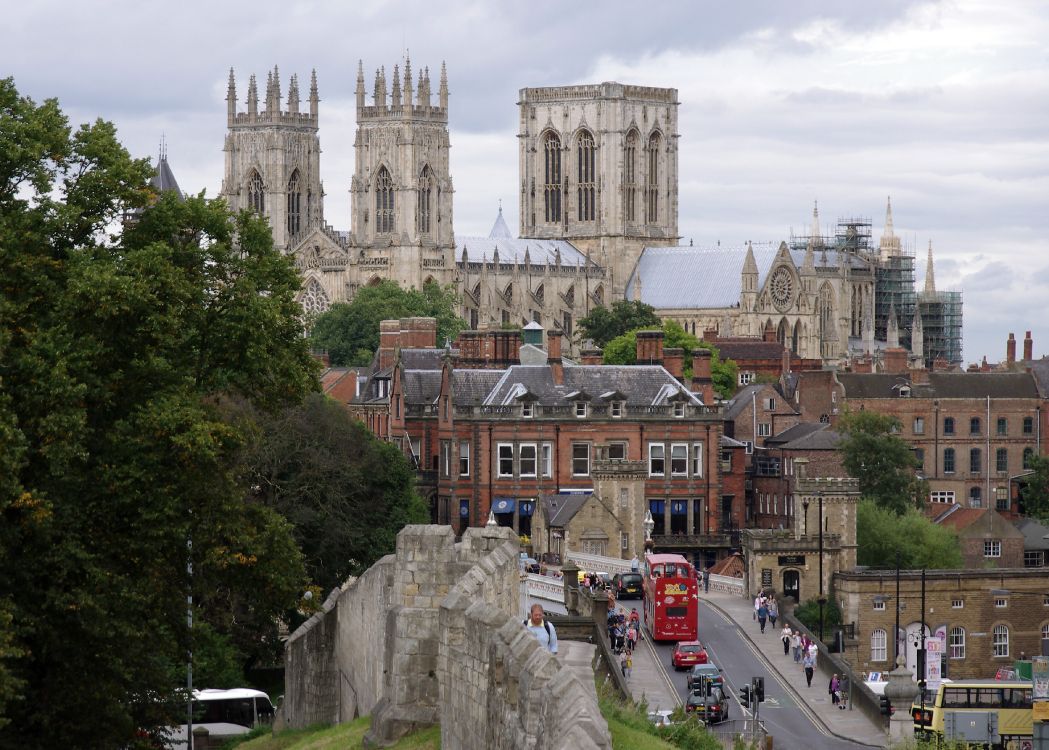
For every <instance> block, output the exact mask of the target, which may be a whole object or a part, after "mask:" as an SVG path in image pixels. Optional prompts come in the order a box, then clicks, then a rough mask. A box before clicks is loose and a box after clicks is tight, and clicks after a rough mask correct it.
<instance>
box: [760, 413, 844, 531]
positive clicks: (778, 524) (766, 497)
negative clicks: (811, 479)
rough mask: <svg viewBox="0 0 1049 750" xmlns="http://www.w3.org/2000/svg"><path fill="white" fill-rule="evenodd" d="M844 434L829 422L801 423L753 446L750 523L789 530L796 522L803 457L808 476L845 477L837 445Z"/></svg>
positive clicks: (762, 526)
mask: <svg viewBox="0 0 1049 750" xmlns="http://www.w3.org/2000/svg"><path fill="white" fill-rule="evenodd" d="M840 442H841V435H839V434H838V433H837V432H835V431H834V430H833V429H831V427H830V425H828V424H824V423H820V422H816V423H813V422H802V423H800V424H797V425H794V426H793V427H789V428H787V429H786V430H784V431H783V432H781V433H779V434H778V435H774V436H772V437H771V438H768V439H767V440H766V441H765V445H764V446H762V447H760V448H755V449H754V455H753V457H752V466H751V484H752V488H753V501H752V504H751V506H750V518H749V519H748V522H747V525H748V526H750V527H753V528H759V529H789V528H791V526H792V525H793V524H794V514H795V512H797V509H796V508H795V498H796V497H797V490H796V484H797V474H796V472H795V465H796V464H795V462H796V461H797V459H804V460H805V462H806V463H807V464H808V466H807V467H806V468H807V471H808V474H809V476H819V477H844V476H847V475H848V472H846V471H845V468H844V467H843V466H842V463H841V454H840V453H839V452H838V444H839V443H840Z"/></svg>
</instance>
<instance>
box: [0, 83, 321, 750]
mask: <svg viewBox="0 0 1049 750" xmlns="http://www.w3.org/2000/svg"><path fill="white" fill-rule="evenodd" d="M151 172H152V169H151V168H150V165H149V163H148V162H147V161H146V160H134V159H132V158H131V157H130V156H129V154H128V153H127V151H126V150H125V149H124V148H123V147H122V146H121V145H120V143H119V142H118V141H117V138H116V131H115V129H114V128H113V126H112V125H111V124H109V123H105V122H101V121H99V122H96V123H94V124H92V125H85V126H82V127H80V128H79V129H77V130H76V131H73V130H72V129H71V128H70V126H69V124H68V122H67V120H66V118H65V116H64V115H63V113H62V112H61V110H60V108H59V106H58V104H57V102H55V101H53V100H49V101H46V102H44V103H43V104H41V105H37V104H36V103H35V102H33V101H32V100H30V99H29V98H27V97H23V96H20V95H19V94H18V91H17V90H16V88H15V86H14V83H13V81H12V80H11V79H6V80H0V378H2V379H0V514H2V516H3V522H2V523H0V567H2V569H3V571H4V575H3V576H0V633H2V634H3V635H0V716H3V717H4V719H5V720H7V722H8V723H6V724H4V725H3V726H2V727H0V746H4V747H23V748H54V747H129V746H131V745H132V743H133V742H134V737H135V734H136V730H137V729H138V728H149V727H156V726H158V725H162V724H169V723H172V720H173V717H175V716H179V715H181V708H176V707H175V705H174V703H173V702H174V701H175V700H176V699H178V698H179V696H178V693H177V689H178V686H179V685H180V684H184V675H185V657H186V653H187V650H188V649H190V648H192V647H193V645H194V643H193V641H192V640H191V634H190V633H189V632H188V630H187V626H186V594H187V593H188V592H192V593H193V597H194V609H195V612H194V620H195V622H197V623H198V624H199V625H200V628H199V629H198V632H200V633H201V634H202V635H205V636H208V638H210V640H216V639H218V640H221V642H222V643H223V644H224V645H223V647H222V649H221V650H224V651H225V652H226V653H227V654H228V653H230V652H231V651H232V652H235V653H236V654H237V655H238V657H239V658H241V659H243V660H247V659H250V658H251V657H252V656H253V655H258V654H262V653H265V652H267V651H269V652H272V650H273V649H275V648H277V647H278V646H279V642H278V640H277V632H276V622H277V618H278V617H279V616H280V614H281V613H282V612H284V611H285V610H286V609H287V608H288V607H289V606H292V605H294V603H295V601H296V598H297V594H298V592H299V591H301V587H302V585H303V584H304V582H305V575H304V569H303V564H302V557H301V554H300V553H299V551H298V549H297V547H296V546H295V542H294V538H293V537H292V532H291V527H290V525H289V524H288V523H287V522H286V521H285V520H284V519H283V518H281V517H280V515H279V514H277V513H276V512H275V511H273V510H272V509H271V508H269V507H267V506H265V505H262V504H259V503H245V502H244V491H243V488H242V487H241V486H239V485H238V483H237V476H236V472H235V466H236V464H235V458H236V451H237V448H238V446H239V445H240V443H241V442H242V440H243V435H242V434H241V432H240V431H239V430H237V429H235V428H234V427H232V426H231V425H229V424H228V423H226V422H225V421H223V419H222V418H221V414H220V413H219V412H218V410H217V408H216V400H217V398H218V397H219V396H221V395H224V394H225V395H229V394H235V395H236V396H238V397H239V398H243V399H246V400H248V401H249V402H251V403H253V404H255V405H256V406H257V408H260V409H275V408H279V407H282V406H284V405H286V404H289V403H294V402H296V401H298V400H301V398H302V397H303V395H304V394H305V393H306V392H307V391H309V390H310V389H313V388H315V383H316V380H315V378H316V376H315V369H316V368H315V365H314V363H313V361H312V359H311V357H310V356H309V352H308V350H307V346H306V342H305V340H304V339H303V338H302V336H301V320H300V318H301V308H300V307H299V305H298V304H297V303H296V302H295V295H296V294H297V292H298V290H299V277H298V275H297V273H296V272H295V270H294V268H293V266H292V265H291V262H290V260H289V259H288V258H285V257H283V256H282V255H281V254H280V253H279V252H277V251H275V250H274V249H273V246H272V238H271V234H270V231H269V228H268V226H267V225H266V222H265V221H263V220H261V219H258V218H255V217H251V216H248V215H247V214H244V215H241V216H238V217H231V215H230V214H229V212H228V210H227V209H226V207H225V205H224V204H223V203H221V202H213V201H207V200H205V199H203V198H202V197H197V198H190V199H188V200H186V201H185V202H181V201H179V200H177V199H176V198H175V197H174V196H172V195H165V196H161V197H157V196H155V195H153V194H152V193H151V190H150V189H149V187H148V178H149V176H150V174H151ZM154 202H155V205H152V204H154ZM147 206H149V207H147ZM136 209H144V211H143V212H142V213H140V214H138V215H137V221H136V222H135V223H134V224H133V225H131V226H129V227H127V228H121V225H120V224H119V223H118V222H119V219H120V218H121V216H123V215H124V213H125V212H126V211H128V210H136ZM190 544H191V545H192V546H191V547H190ZM189 563H192V568H193V575H192V579H190V578H189V577H188V576H187V574H186V571H187V565H188V564H189ZM191 581H192V583H190V582H191ZM190 586H192V588H190ZM194 635H196V633H194ZM211 635H214V638H211V637H210V636H211ZM202 645H203V644H202ZM203 650H204V651H207V650H208V649H207V648H204V649H203ZM220 661H222V660H215V664H216V667H215V671H216V672H217V671H218V670H219V669H221V668H222V667H220V666H219V662H220ZM228 662H229V660H228V659H226V660H225V663H226V664H228ZM208 669H209V667H205V670H204V675H202V679H204V680H208V679H210V678H211V676H210V675H209V674H208V671H207V670H208ZM85 679H86V680H87V681H88V682H87V683H85ZM215 679H220V678H219V677H218V676H217V674H216V675H215ZM197 684H200V683H199V682H198V683H197ZM71 686H73V689H71ZM76 686H80V688H82V689H76ZM5 702H6V704H5Z"/></svg>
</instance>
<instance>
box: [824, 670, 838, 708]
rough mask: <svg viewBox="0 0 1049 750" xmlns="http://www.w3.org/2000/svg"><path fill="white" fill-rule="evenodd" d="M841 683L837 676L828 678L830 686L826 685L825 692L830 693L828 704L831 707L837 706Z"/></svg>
mask: <svg viewBox="0 0 1049 750" xmlns="http://www.w3.org/2000/svg"><path fill="white" fill-rule="evenodd" d="M840 690H841V682H840V681H839V680H838V675H833V676H832V677H831V678H830V684H828V685H827V692H828V693H830V704H831V705H832V706H836V705H838V698H839V697H840V696H841V692H840Z"/></svg>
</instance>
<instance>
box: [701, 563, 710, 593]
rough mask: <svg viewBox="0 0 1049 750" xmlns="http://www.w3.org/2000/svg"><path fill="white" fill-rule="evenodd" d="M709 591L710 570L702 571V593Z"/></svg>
mask: <svg viewBox="0 0 1049 750" xmlns="http://www.w3.org/2000/svg"><path fill="white" fill-rule="evenodd" d="M709 591H710V568H707V569H705V570H704V571H703V593H704V594H706V593H707V592H709Z"/></svg>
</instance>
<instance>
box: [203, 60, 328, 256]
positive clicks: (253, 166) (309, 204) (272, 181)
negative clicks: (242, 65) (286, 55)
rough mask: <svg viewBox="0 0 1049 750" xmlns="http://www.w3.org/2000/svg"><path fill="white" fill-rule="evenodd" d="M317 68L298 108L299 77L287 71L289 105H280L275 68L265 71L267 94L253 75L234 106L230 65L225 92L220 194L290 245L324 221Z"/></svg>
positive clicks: (278, 243) (282, 245)
mask: <svg viewBox="0 0 1049 750" xmlns="http://www.w3.org/2000/svg"><path fill="white" fill-rule="evenodd" d="M319 101H320V100H319V98H318V96H317V74H316V71H314V73H313V75H312V77H311V80H310V95H309V112H300V111H299V81H298V77H297V76H294V75H293V76H292V77H291V81H290V83H289V86H288V108H287V110H283V111H282V110H281V95H280V73H279V71H278V70H277V68H276V67H274V68H273V71H272V72H268V73H267V74H266V100H265V102H264V103H263V104H264V108H263V110H262V111H261V112H260V111H259V95H258V89H257V88H256V85H255V76H254V75H252V76H251V79H250V81H249V83H248V99H247V104H248V111H247V112H238V111H237V85H236V80H235V78H234V76H233V69H232V68H230V71H229V89H228V92H227V94H226V106H227V120H226V124H227V126H228V128H229V131H228V133H227V134H226V145H225V148H224V151H225V152H226V171H225V176H224V178H223V180H222V192H221V195H222V197H223V198H225V199H226V201H227V202H228V203H229V205H230V208H232V209H233V210H237V211H239V210H241V209H244V208H250V209H252V210H254V211H256V212H258V213H260V214H263V215H265V216H266V217H268V218H269V220H270V226H271V227H272V228H273V243H274V245H276V246H277V247H278V248H280V249H281V250H285V251H287V250H290V249H291V248H292V246H293V245H294V242H295V238H296V236H297V235H299V234H300V233H302V232H304V231H305V230H306V229H307V228H308V227H309V226H316V225H319V224H320V223H321V222H322V221H323V200H322V198H323V187H322V186H321V178H320V153H321V149H320V141H319V140H318V138H317V122H318V118H317V105H318V102H319Z"/></svg>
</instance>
